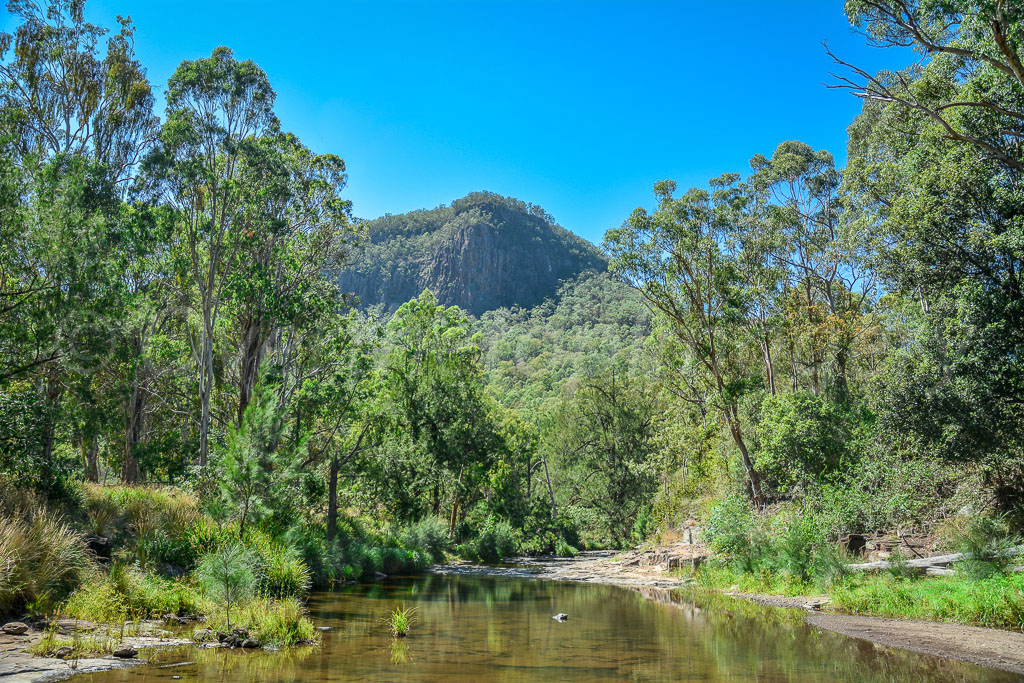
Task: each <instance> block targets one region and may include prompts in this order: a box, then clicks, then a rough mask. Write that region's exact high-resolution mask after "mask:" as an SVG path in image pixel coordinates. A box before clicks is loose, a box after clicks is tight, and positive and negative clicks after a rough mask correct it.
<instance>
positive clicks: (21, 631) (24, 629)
mask: <svg viewBox="0 0 1024 683" xmlns="http://www.w3.org/2000/svg"><path fill="white" fill-rule="evenodd" d="M2 628H3V632H4V633H6V634H7V635H9V636H23V635H25V634H26V633H28V624H25V623H23V622H20V621H9V622H7V623H6V624H4V625H3V627H2Z"/></svg>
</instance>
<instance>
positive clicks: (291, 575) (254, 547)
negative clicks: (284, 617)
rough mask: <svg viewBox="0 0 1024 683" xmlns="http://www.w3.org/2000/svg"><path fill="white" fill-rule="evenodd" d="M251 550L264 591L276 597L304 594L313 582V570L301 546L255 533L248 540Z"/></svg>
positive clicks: (261, 587) (254, 569) (255, 570)
mask: <svg viewBox="0 0 1024 683" xmlns="http://www.w3.org/2000/svg"><path fill="white" fill-rule="evenodd" d="M245 545H246V547H247V548H248V549H249V550H250V551H251V560H252V566H253V571H254V572H255V575H256V578H257V586H258V589H259V591H260V592H261V593H263V594H265V595H268V596H272V597H276V598H284V597H302V596H304V595H305V594H306V592H307V591H309V587H310V584H311V583H312V577H311V573H310V571H309V568H308V567H307V566H306V563H305V561H304V560H303V559H302V556H301V553H300V552H299V550H298V549H296V548H294V547H292V546H290V545H287V544H284V543H281V542H280V541H276V540H273V539H271V538H270V537H269V536H267V535H266V534H264V533H261V532H254V533H252V534H250V535H249V537H248V538H247V539H246V543H245Z"/></svg>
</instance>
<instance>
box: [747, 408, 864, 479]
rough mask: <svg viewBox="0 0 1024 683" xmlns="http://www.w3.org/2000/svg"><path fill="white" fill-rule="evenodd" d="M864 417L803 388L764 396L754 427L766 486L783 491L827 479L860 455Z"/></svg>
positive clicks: (759, 464)
mask: <svg viewBox="0 0 1024 683" xmlns="http://www.w3.org/2000/svg"><path fill="white" fill-rule="evenodd" d="M869 422H870V417H869V416H868V415H867V414H866V413H865V414H860V415H858V414H856V413H853V412H848V411H846V410H844V409H843V408H842V406H841V405H840V404H838V403H836V402H835V401H832V400H829V399H827V398H825V397H822V396H816V395H814V394H811V393H808V392H798V393H793V394H778V395H775V396H770V397H768V398H767V399H765V402H764V404H763V406H762V414H761V421H760V423H759V424H758V427H757V436H758V439H759V440H760V443H761V447H760V449H759V450H758V452H757V467H758V470H759V471H760V473H761V476H762V478H763V480H764V484H765V488H766V489H767V490H769V491H774V493H775V495H776V496H787V495H790V494H792V493H793V492H794V490H799V491H806V490H807V489H809V488H810V487H811V486H812V485H815V484H820V483H822V482H824V481H827V479H828V478H829V476H830V475H831V474H832V473H834V472H836V471H838V470H840V469H841V468H842V467H843V466H844V465H847V464H848V463H849V462H850V461H852V460H855V459H856V458H857V457H858V456H859V455H860V442H859V438H858V437H859V432H860V431H861V430H858V427H859V426H860V425H866V424H868V423H869Z"/></svg>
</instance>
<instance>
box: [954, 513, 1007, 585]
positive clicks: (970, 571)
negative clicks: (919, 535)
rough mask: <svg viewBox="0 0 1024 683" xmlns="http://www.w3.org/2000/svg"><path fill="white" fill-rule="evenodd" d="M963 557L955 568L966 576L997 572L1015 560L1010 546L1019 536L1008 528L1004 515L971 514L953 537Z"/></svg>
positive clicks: (1003, 571) (980, 577)
mask: <svg viewBox="0 0 1024 683" xmlns="http://www.w3.org/2000/svg"><path fill="white" fill-rule="evenodd" d="M955 542H956V545H957V548H958V550H959V551H960V552H962V553H963V554H964V559H962V560H961V561H959V562H957V563H956V570H957V571H958V572H960V571H962V572H964V574H966V575H967V576H968V577H969V578H971V579H975V580H980V579H987V578H990V577H993V576H998V575H1000V574H1005V573H1006V572H1007V570H1008V569H1009V568H1010V567H1011V566H1013V565H1015V564H1016V563H1017V562H1018V558H1017V556H1016V553H1014V552H1013V550H1014V549H1015V548H1016V547H1017V546H1018V545H1020V543H1021V537H1020V536H1019V535H1017V534H1014V533H1012V532H1011V530H1010V526H1009V524H1008V523H1007V519H1006V518H1005V517H975V518H974V519H972V520H971V521H970V523H969V524H968V525H967V527H966V528H965V529H964V530H963V531H962V532H961V533H960V534H959V536H958V537H957V538H956V539H955Z"/></svg>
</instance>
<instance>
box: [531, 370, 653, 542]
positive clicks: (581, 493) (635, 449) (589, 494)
mask: <svg viewBox="0 0 1024 683" xmlns="http://www.w3.org/2000/svg"><path fill="white" fill-rule="evenodd" d="M656 412H657V403H656V401H655V400H653V398H652V396H651V388H650V387H648V386H645V385H644V384H643V383H642V382H640V381H638V380H632V379H629V378H628V377H624V376H622V375H620V374H617V373H616V372H614V371H611V372H608V373H607V374H603V375H600V376H597V377H591V378H588V379H586V380H584V381H583V382H582V383H581V384H580V386H579V388H578V389H577V390H576V391H575V393H574V394H573V395H572V397H571V399H570V400H569V401H567V402H566V403H565V404H564V406H563V408H562V409H561V411H560V412H559V413H558V416H557V418H556V419H555V421H554V423H553V424H552V425H550V426H549V428H548V430H547V434H546V443H545V445H544V446H543V447H544V449H545V450H547V451H548V452H550V453H551V454H552V455H553V456H554V457H553V461H554V462H555V463H556V465H557V472H558V475H557V478H558V480H559V481H558V484H559V489H561V490H563V491H564V492H565V493H563V496H567V498H566V499H565V500H564V502H565V504H566V505H567V506H568V505H575V506H580V507H583V508H585V509H588V510H592V511H594V512H596V513H597V515H598V517H599V518H600V520H601V522H602V523H603V525H604V526H605V528H607V530H608V532H609V533H610V534H611V537H612V538H613V539H614V541H615V542H616V543H617V544H618V545H619V546H620V547H622V546H623V545H624V544H626V543H627V542H628V541H629V539H630V537H631V533H632V530H633V525H634V523H635V521H636V518H637V515H638V514H639V512H640V510H641V508H643V506H644V505H646V504H647V502H648V501H649V500H650V499H651V497H652V496H653V494H654V492H655V490H656V489H657V485H658V474H659V468H658V465H657V462H656V458H655V456H656V454H657V447H656V445H655V440H654V437H655V433H656V431H657V425H656Z"/></svg>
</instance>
